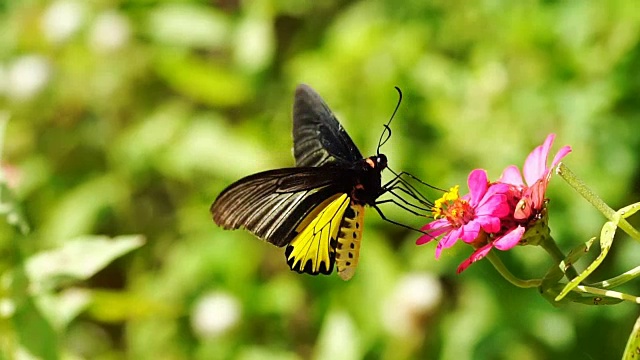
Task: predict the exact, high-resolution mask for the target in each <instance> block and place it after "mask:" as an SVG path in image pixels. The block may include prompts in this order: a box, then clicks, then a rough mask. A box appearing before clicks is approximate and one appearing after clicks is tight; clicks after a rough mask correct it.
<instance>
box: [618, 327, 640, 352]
mask: <svg viewBox="0 0 640 360" xmlns="http://www.w3.org/2000/svg"><path fill="white" fill-rule="evenodd" d="M638 354H640V317H639V318H638V320H636V323H635V324H634V325H633V330H631V334H630V335H629V340H627V346H626V347H625V349H624V354H623V355H622V360H636V359H638Z"/></svg>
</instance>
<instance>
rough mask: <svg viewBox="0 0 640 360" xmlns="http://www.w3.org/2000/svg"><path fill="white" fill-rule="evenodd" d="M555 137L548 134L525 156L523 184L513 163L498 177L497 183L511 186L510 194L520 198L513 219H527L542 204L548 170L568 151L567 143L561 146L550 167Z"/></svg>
mask: <svg viewBox="0 0 640 360" xmlns="http://www.w3.org/2000/svg"><path fill="white" fill-rule="evenodd" d="M555 137H556V135H555V134H549V136H547V139H546V140H545V141H544V143H543V144H542V145H540V146H538V147H536V148H535V149H533V151H532V152H531V153H530V154H529V156H528V157H527V160H526V161H525V162H524V167H523V168H522V172H523V173H524V180H525V181H526V183H525V182H524V181H523V179H522V176H521V175H520V171H519V170H518V168H517V167H516V166H515V165H511V166H508V167H507V168H506V169H504V171H503V172H502V175H501V176H500V178H499V179H498V182H499V183H504V184H509V185H512V186H513V187H514V188H513V189H512V190H513V193H512V194H513V196H515V197H517V198H519V201H518V203H517V205H516V208H515V212H514V214H513V217H514V218H515V219H516V220H529V219H531V218H533V217H535V216H536V215H537V214H539V213H540V211H541V210H542V208H543V207H544V202H545V200H544V194H545V192H546V191H547V186H548V185H549V179H550V178H551V169H553V168H554V167H555V166H556V165H558V163H559V162H560V160H562V158H564V157H565V156H567V154H569V153H570V152H571V147H570V146H563V147H562V148H560V150H558V152H557V153H556V155H555V156H554V158H553V161H552V162H551V166H547V161H548V157H549V150H551V145H552V144H553V140H554V139H555Z"/></svg>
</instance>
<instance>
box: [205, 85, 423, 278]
mask: <svg viewBox="0 0 640 360" xmlns="http://www.w3.org/2000/svg"><path fill="white" fill-rule="evenodd" d="M385 129H386V130H389V128H388V126H386V125H385ZM389 131H390V130H389ZM380 145H381V144H380V143H379V145H378V149H379V147H380ZM293 150H294V156H295V160H296V167H291V168H284V169H276V170H269V171H264V172H261V173H257V174H254V175H250V176H247V177H245V178H242V179H240V180H238V181H236V182H235V183H233V184H231V185H230V186H229V187H227V188H226V189H225V190H224V191H222V193H220V195H219V196H218V198H217V199H216V200H215V202H214V203H213V204H212V205H211V214H212V215H213V221H214V222H215V223H216V224H218V225H219V226H221V227H223V228H225V229H240V228H244V229H247V230H249V231H250V232H251V233H253V234H254V235H256V236H257V237H259V238H260V239H263V240H266V241H268V242H270V243H272V244H274V245H276V246H280V247H282V246H285V245H286V246H287V248H286V251H285V257H286V259H287V263H288V264H289V266H290V267H291V269H292V270H295V271H297V272H299V273H307V274H312V275H317V274H330V273H331V272H332V271H333V267H334V264H335V266H336V268H337V271H338V275H340V277H341V278H342V279H344V280H348V279H350V278H351V277H352V276H353V274H354V272H355V269H356V266H357V265H358V259H359V253H360V243H361V239H362V230H363V225H364V224H363V220H364V206H365V205H370V206H373V207H375V208H376V210H378V212H379V213H380V214H381V215H382V212H381V211H380V209H379V208H378V207H377V206H376V200H377V199H378V197H379V196H380V195H382V194H383V193H385V192H386V191H388V190H390V189H391V188H393V185H391V187H389V188H387V187H384V186H382V183H381V172H382V170H384V169H385V168H386V167H387V157H386V156H385V155H384V154H380V153H379V151H378V154H377V155H374V156H371V157H368V158H363V157H362V155H361V154H360V151H359V150H358V148H357V147H356V145H355V144H354V143H353V141H352V140H351V138H350V137H349V135H347V132H346V131H345V130H344V128H343V127H342V125H340V123H339V122H338V120H337V119H336V117H335V116H334V115H333V113H332V112H331V110H329V107H328V106H327V104H325V102H324V101H323V100H322V98H321V97H320V95H318V94H317V93H316V92H315V91H314V90H313V89H311V88H310V87H309V86H307V85H299V86H298V87H297V89H296V93H295V101H294V106H293ZM401 190H402V189H401ZM402 191H404V192H405V193H411V195H413V194H412V192H411V190H408V191H406V190H402ZM403 201H404V200H403ZM394 202H395V201H394ZM404 202H405V203H406V201H404ZM410 211H411V210H410ZM382 216H383V218H384V215H382ZM392 222H393V221H392ZM394 223H395V222H394ZM400 225H402V224H400Z"/></svg>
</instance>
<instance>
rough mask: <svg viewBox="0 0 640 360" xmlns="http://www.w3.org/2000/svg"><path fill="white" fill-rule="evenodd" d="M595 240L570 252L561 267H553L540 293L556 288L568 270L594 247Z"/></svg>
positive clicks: (545, 278)
mask: <svg viewBox="0 0 640 360" xmlns="http://www.w3.org/2000/svg"><path fill="white" fill-rule="evenodd" d="M595 239H596V238H595V237H593V238H591V239H589V241H587V242H585V243H584V244H580V245H578V246H576V247H575V248H573V249H572V250H571V251H569V254H567V256H566V257H565V259H564V260H563V261H561V262H560V264H559V265H554V266H552V267H551V268H550V269H549V271H547V274H546V275H545V276H544V278H543V279H542V283H541V284H540V292H541V293H543V294H544V293H545V292H546V290H547V289H549V288H550V287H552V286H555V285H556V284H557V283H558V282H559V281H560V280H562V278H563V277H564V275H565V272H566V269H568V268H569V267H570V266H572V265H573V264H575V263H576V262H577V261H578V260H579V259H580V258H581V257H582V256H583V255H584V254H586V253H588V252H589V250H590V249H591V245H593V242H594V241H595ZM556 295H558V294H556Z"/></svg>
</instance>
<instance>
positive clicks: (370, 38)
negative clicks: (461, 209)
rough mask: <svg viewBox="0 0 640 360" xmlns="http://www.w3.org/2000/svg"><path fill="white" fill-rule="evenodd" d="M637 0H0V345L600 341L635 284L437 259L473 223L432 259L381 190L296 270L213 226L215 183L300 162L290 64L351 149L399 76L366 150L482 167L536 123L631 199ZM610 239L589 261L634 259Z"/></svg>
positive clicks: (433, 168) (588, 226) (58, 348)
mask: <svg viewBox="0 0 640 360" xmlns="http://www.w3.org/2000/svg"><path fill="white" fill-rule="evenodd" d="M636 8H637V4H636V1H635V0H614V1H608V2H596V1H579V2H575V1H574V2H572V1H565V2H562V1H561V2H554V1H546V2H544V1H489V2H487V1H484V2H456V1H437V0H435V1H415V0H413V1H404V2H397V1H392V0H373V1H296V0H277V1H269V0H256V1H209V2H203V1H195V0H185V1H179V2H168V1H141V0H130V1H97V2H96V1H81V0H55V1H49V0H31V1H6V2H0V30H1V31H0V110H2V112H0V117H1V118H2V119H0V120H1V121H2V122H3V124H4V122H5V120H3V119H4V118H6V119H7V120H6V121H8V122H7V123H6V132H5V133H4V136H2V137H1V138H2V141H3V146H2V147H1V151H2V157H1V162H0V166H1V167H2V174H3V176H2V178H3V181H2V182H0V215H2V218H3V219H5V220H6V223H5V222H2V223H1V224H0V252H1V253H2V255H3V256H2V257H0V344H1V345H0V346H2V349H1V350H2V356H4V357H5V358H14V357H16V356H17V355H16V354H20V355H25V354H30V355H33V356H35V357H39V358H51V359H55V358H91V359H113V358H136V359H137V358H142V359H155V358H162V359H174V358H175V359H183V358H196V359H198V358H201V359H210V358H215V359H230V358H234V359H265V358H274V359H276V358H277V359H282V358H290V359H302V358H327V357H331V358H334V357H341V358H344V359H358V358H385V359H403V358H405V359H410V358H427V359H436V358H439V359H513V358H518V359H557V358H576V357H579V358H593V359H605V358H612V357H613V358H619V357H620V356H621V355H622V353H623V350H624V340H623V339H625V338H627V337H628V333H629V330H630V329H631V328H632V326H633V321H634V319H635V318H636V317H637V309H636V307H634V306H633V305H631V304H628V303H623V304H619V305H615V306H607V307H587V306H581V305H577V304H571V303H569V304H566V305H564V304H562V305H561V306H559V307H554V306H550V304H549V303H548V302H545V301H544V300H543V298H542V297H540V296H539V294H537V293H536V291H535V290H534V289H529V290H523V289H514V288H513V287H512V286H510V285H509V284H508V283H506V282H505V281H504V280H503V279H502V278H501V277H500V276H499V275H498V274H497V273H496V272H495V270H494V269H493V268H491V267H490V266H489V264H488V263H484V262H480V263H478V264H475V265H474V266H473V267H472V268H470V269H468V270H467V271H465V272H464V273H463V274H462V275H461V276H455V275H453V274H454V272H455V269H456V267H457V264H459V263H460V261H461V260H462V259H464V258H466V257H467V256H468V255H469V254H470V252H471V248H470V247H464V246H460V247H455V248H453V249H452V250H453V251H451V252H449V253H447V254H443V256H442V257H441V258H440V260H439V261H436V260H434V258H433V250H434V249H433V247H432V246H425V247H416V246H415V240H416V238H417V234H415V233H410V232H407V231H404V230H403V229H399V228H396V227H393V226H391V225H389V224H387V223H385V222H383V221H381V220H380V219H379V217H378V216H377V215H376V214H374V211H368V215H367V216H366V226H365V227H366V229H365V232H364V237H363V245H362V251H361V259H360V265H359V268H358V270H357V272H356V275H355V276H354V278H353V280H351V281H350V282H348V283H344V282H342V281H341V280H340V279H339V278H337V276H329V277H310V276H302V275H298V274H295V273H292V272H290V271H289V269H288V267H287V265H286V263H285V259H284V255H283V254H282V252H283V250H282V249H278V248H275V247H273V246H270V245H268V244H265V243H262V242H261V241H259V240H257V239H255V238H253V237H252V236H251V235H250V234H247V233H245V232H242V231H236V232H230V231H223V230H222V229H219V228H216V227H215V225H214V224H213V223H212V221H211V219H210V215H209V214H208V208H209V206H210V204H211V202H212V201H213V200H214V199H215V196H216V195H217V194H218V193H219V191H220V190H222V189H223V188H224V187H225V186H227V185H229V184H230V183H231V182H232V181H234V180H237V179H238V178H240V177H241V176H244V175H248V174H250V173H252V172H256V171H260V170H266V169H270V168H274V167H281V166H290V165H292V164H293V159H292V156H291V151H290V149H291V146H292V144H291V135H290V134H291V104H292V97H293V89H294V88H295V85H296V84H298V83H307V84H309V85H311V86H312V87H313V88H314V89H316V90H317V91H318V92H319V93H320V94H322V96H323V97H324V98H325V100H326V101H327V102H328V104H329V105H330V106H331V108H332V109H333V110H334V111H335V112H336V114H337V116H338V117H339V118H340V121H341V122H342V124H343V125H344V126H345V127H346V129H347V130H348V131H349V133H350V134H351V136H352V137H353V139H354V141H355V142H356V144H358V146H359V148H360V149H361V150H362V152H363V153H364V154H367V155H369V154H373V153H374V151H375V146H376V144H377V141H378V138H379V137H380V133H381V132H382V130H383V124H384V123H386V121H387V120H388V117H389V116H390V114H391V111H392V110H393V107H394V105H395V102H396V99H397V97H396V92H395V90H394V89H393V86H395V85H397V86H399V87H400V88H401V89H402V91H403V93H404V96H405V97H404V101H403V103H402V106H401V108H400V111H399V113H398V115H397V117H396V119H395V120H394V121H393V123H392V130H393V136H392V137H391V139H390V141H389V142H388V143H387V144H386V145H385V146H384V147H383V148H382V151H383V152H384V153H385V154H386V155H387V156H388V158H389V162H390V166H391V167H392V168H393V169H394V170H396V171H399V170H406V171H409V172H412V173H413V174H415V175H417V176H418V177H420V178H421V179H424V180H427V181H428V182H430V183H432V184H433V185H435V186H439V187H441V188H449V187H450V186H452V185H454V184H461V183H464V181H465V179H466V175H467V174H468V173H469V171H470V170H472V169H474V168H479V167H482V168H486V169H487V170H488V172H489V177H490V178H492V179H495V178H497V177H498V176H499V174H500V171H501V170H502V169H503V168H504V167H506V166H507V165H509V164H517V165H519V166H521V165H522V163H523V161H524V156H526V154H528V153H529V151H530V150H531V149H532V148H533V146H535V145H537V144H539V143H541V141H542V140H543V139H544V138H545V136H546V135H547V134H548V133H550V132H555V133H556V134H558V136H557V138H556V146H561V145H564V144H570V145H572V147H573V153H571V154H570V155H569V156H568V157H567V158H566V159H565V161H566V163H567V164H569V165H570V167H571V168H572V169H574V171H575V172H576V173H578V174H580V177H581V178H582V179H584V180H585V181H587V182H588V183H589V185H590V186H591V187H592V189H594V190H595V191H596V192H597V193H598V194H599V195H601V196H602V197H603V198H604V199H605V200H606V201H607V203H609V204H611V205H612V207H613V208H620V207H622V206H623V204H629V203H632V202H635V201H637V199H638V195H639V189H638V187H637V183H638V181H637V180H638V168H639V163H640V157H639V156H638V154H640V141H639V140H638V139H640V138H639V137H638V135H637V134H639V133H640V121H638V119H639V118H640V106H639V105H638V101H637V94H638V92H639V91H640V85H639V84H640V81H639V78H638V76H639V75H638V71H637V69H638V66H639V65H640V12H638V11H637V10H636ZM5 114H6V115H5ZM3 126H4V125H3ZM388 175H389V174H385V176H388ZM387 179H388V178H387ZM547 195H548V197H549V198H550V199H551V202H550V203H549V221H550V228H551V230H552V235H553V237H554V238H555V239H556V240H557V241H558V242H559V245H560V247H561V248H562V250H564V251H565V252H566V251H568V250H569V249H572V248H574V247H576V246H582V245H579V244H584V243H585V241H586V240H587V239H589V238H591V237H593V236H595V235H597V234H598V232H599V230H600V227H601V224H602V223H603V221H604V220H603V219H602V217H601V215H600V214H599V213H598V212H597V211H596V210H594V209H592V208H591V207H590V206H588V205H587V204H586V203H585V202H584V201H583V200H582V199H581V198H579V197H577V196H576V195H575V194H574V193H573V192H572V191H570V190H569V188H568V187H567V186H566V185H565V184H562V182H561V181H560V180H559V179H557V178H556V177H554V178H553V180H552V181H551V184H550V186H549V191H548V192H547ZM383 210H384V211H385V213H386V214H387V215H388V216H389V217H391V218H393V219H396V220H401V221H402V222H404V223H407V224H410V225H412V226H415V227H420V226H422V225H423V224H424V223H425V222H426V220H425V219H420V218H416V217H413V216H411V215H408V214H407V213H405V212H403V211H401V210H399V209H396V208H394V207H392V206H388V207H384V208H383ZM630 222H633V219H630ZM123 234H141V235H140V236H144V239H145V242H144V243H143V242H142V237H140V236H137V235H136V236H123ZM618 236H619V237H621V238H622V236H620V234H619V235H618ZM620 240H622V241H620V244H621V245H620V246H618V239H616V246H612V247H611V249H610V251H609V254H608V255H607V258H606V259H604V261H603V262H602V264H600V266H599V267H598V269H597V270H596V271H594V272H593V273H592V274H591V275H590V277H589V278H588V280H589V281H591V282H594V281H598V280H600V279H607V278H609V277H611V276H612V274H620V273H622V272H624V271H626V270H627V269H629V268H631V267H632V266H633V265H634V264H637V263H638V257H637V256H638V255H637V254H638V251H637V248H636V247H635V246H637V245H636V244H634V243H631V242H628V243H630V245H629V244H626V243H625V241H624V240H626V239H620ZM572 254H575V253H572ZM583 254H584V256H583V258H582V259H581V261H585V263H586V262H590V261H593V260H590V259H591V258H590V257H591V256H592V254H591V253H584V252H583ZM500 255H501V257H502V258H503V260H504V262H505V263H506V264H507V265H509V268H512V269H517V270H522V273H535V274H540V275H541V274H543V273H544V269H548V268H549V267H550V264H549V263H548V260H547V258H546V257H545V256H543V255H541V254H538V253H537V249H535V248H533V247H519V248H517V249H514V250H513V251H510V252H509V254H504V255H505V256H502V255H503V254H500ZM568 259H569V260H570V262H571V263H573V264H575V262H576V261H577V260H578V257H577V256H576V257H575V258H574V255H570V256H569V258H568ZM577 270H578V271H579V272H580V271H581V269H577ZM558 271H560V273H562V271H561V269H559V268H558ZM558 276H561V275H560V274H558V273H557V272H555V273H554V271H553V270H551V271H550V273H549V275H548V277H547V279H546V281H548V282H546V283H543V286H542V288H543V289H544V291H546V292H545V296H546V297H547V298H554V297H555V296H557V295H558V294H559V293H560V291H561V290H562V289H561V288H556V287H554V286H552V284H556V283H557V281H551V280H550V279H556V278H558ZM428 279H431V280H428ZM407 284H408V285H407ZM547 285H548V286H547ZM545 286H546V287H545ZM407 289H409V290H407ZM634 290H635V289H630V290H629V291H630V292H633V291H634ZM571 296H577V295H575V294H573V295H571ZM587 301H592V299H587ZM211 304H213V305H211ZM208 306H209V307H208ZM220 309H222V310H220ZM207 314H209V315H211V314H213V316H207Z"/></svg>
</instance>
